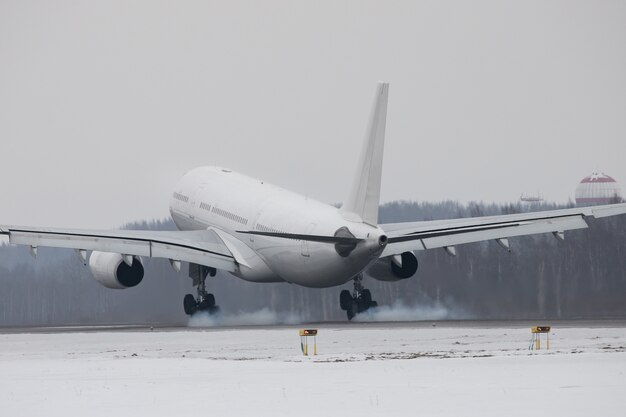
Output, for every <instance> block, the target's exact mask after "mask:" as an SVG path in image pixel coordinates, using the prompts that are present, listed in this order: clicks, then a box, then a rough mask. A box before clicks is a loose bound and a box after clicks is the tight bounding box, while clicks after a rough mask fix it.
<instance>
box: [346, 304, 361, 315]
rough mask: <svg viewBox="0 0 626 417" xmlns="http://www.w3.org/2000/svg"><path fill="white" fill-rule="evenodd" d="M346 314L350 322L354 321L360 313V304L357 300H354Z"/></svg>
mask: <svg viewBox="0 0 626 417" xmlns="http://www.w3.org/2000/svg"><path fill="white" fill-rule="evenodd" d="M346 312H347V313H348V320H352V319H353V318H354V316H356V315H357V314H358V313H359V303H358V302H357V301H356V300H352V302H351V303H350V304H349V305H348V308H347V309H346Z"/></svg>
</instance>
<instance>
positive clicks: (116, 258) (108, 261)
mask: <svg viewBox="0 0 626 417" xmlns="http://www.w3.org/2000/svg"><path fill="white" fill-rule="evenodd" d="M132 259H133V263H132V265H131V266H128V264H127V263H126V262H124V259H123V258H122V255H120V254H119V253H111V252H97V251H94V252H92V253H91V257H89V268H90V269H91V272H92V273H93V276H94V278H95V279H96V281H98V282H99V283H100V284H102V285H104V286H105V287H107V288H114V289H126V288H131V287H134V286H136V285H138V284H139V283H140V282H141V280H142V279H143V273H144V270H143V265H142V263H141V261H140V260H139V258H138V257H136V256H133V258H132Z"/></svg>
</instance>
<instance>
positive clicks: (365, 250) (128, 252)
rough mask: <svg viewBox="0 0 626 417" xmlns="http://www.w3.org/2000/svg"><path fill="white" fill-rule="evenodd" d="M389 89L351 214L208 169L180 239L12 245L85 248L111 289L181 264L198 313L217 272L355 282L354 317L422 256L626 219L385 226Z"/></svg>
mask: <svg viewBox="0 0 626 417" xmlns="http://www.w3.org/2000/svg"><path fill="white" fill-rule="evenodd" d="M388 92H389V85H388V84H387V83H380V84H378V88H377V90H376V95H375V100H374V106H373V109H372V113H371V116H370V120H369V125H368V128H367V133H366V136H365V141H364V144H363V149H362V150H361V155H360V160H359V164H358V167H357V171H356V173H355V176H354V180H353V183H352V188H351V190H350V195H349V196H348V197H347V199H346V200H345V202H344V203H343V206H341V208H336V207H334V206H331V205H328V204H324V203H321V202H319V201H315V200H313V199H310V198H307V197H304V196H302V195H300V194H296V193H293V192H290V191H287V190H284V189H282V188H279V187H276V186H274V185H271V184H268V183H266V182H264V181H261V180H258V179H255V178H251V177H247V176H245V175H242V174H238V173H236V172H232V171H231V170H229V169H225V168H218V167H201V168H196V169H194V170H192V171H190V172H189V173H187V174H186V175H185V176H183V178H182V179H181V180H180V181H179V182H178V184H177V185H176V188H175V189H174V191H173V194H172V197H171V200H170V213H171V216H172V219H173V221H174V223H175V224H176V226H177V227H178V229H179V231H167V232H166V231H135V230H113V231H101V230H73V229H62V228H33V227H17V226H0V234H4V235H8V238H9V242H10V243H11V244H18V245H28V246H30V248H31V252H32V254H33V255H36V253H37V248H38V247H39V246H51V247H59V248H73V249H75V250H76V251H77V253H78V254H79V256H80V257H81V259H82V261H83V262H84V264H85V265H86V264H87V251H93V252H92V253H91V256H90V257H89V261H88V263H89V267H90V269H91V271H92V272H93V275H94V277H95V279H96V280H97V281H98V282H99V283H101V284H102V285H104V286H105V287H109V288H117V289H123V288H130V287H134V286H136V285H138V284H139V283H140V282H141V280H142V279H143V275H144V268H143V264H142V262H143V261H142V260H141V258H142V257H151V258H166V259H169V261H170V263H171V265H172V267H173V268H174V269H175V270H177V271H180V270H181V263H182V262H188V263H189V276H190V277H191V278H193V279H194V285H195V286H197V296H195V297H194V296H193V295H191V294H187V295H186V296H185V299H184V303H183V304H184V309H185V312H186V313H187V314H193V313H195V312H196V311H198V310H205V311H210V312H212V311H215V310H216V305H215V297H214V296H213V295H212V294H210V293H208V292H207V290H206V278H207V276H209V275H210V276H214V275H215V273H216V270H217V269H219V270H223V271H228V272H230V273H231V274H232V275H234V276H236V277H238V278H241V279H244V280H247V281H252V282H259V283H262V282H289V283H293V284H297V285H302V286H305V287H314V288H323V287H333V286H338V285H342V284H345V283H346V282H348V281H350V280H353V281H354V291H353V292H352V293H351V292H350V291H347V290H343V291H341V293H340V297H339V299H340V306H341V308H342V309H343V310H345V311H346V312H347V315H348V319H352V318H353V317H354V316H355V315H356V314H358V313H361V312H363V311H365V310H367V309H369V308H370V307H373V306H376V305H377V304H376V302H375V301H373V300H372V296H371V293H370V291H369V290H367V289H365V288H363V285H362V278H363V275H364V274H367V275H368V276H370V277H372V278H375V279H378V280H382V281H398V280H403V279H407V278H410V277H412V276H413V275H414V274H415V273H416V271H417V268H418V262H417V258H416V257H415V254H414V252H413V251H418V250H427V249H434V248H444V249H445V250H446V252H447V253H448V254H450V255H455V254H456V249H455V246H456V245H460V244H465V243H470V242H478V241H484V240H496V241H497V242H498V243H499V244H500V245H501V246H502V247H504V248H505V249H509V241H508V238H510V237H513V236H521V235H530V234H536V233H553V234H554V236H555V237H556V238H558V239H560V240H562V239H564V236H565V235H564V232H565V231H566V230H572V229H582V228H586V227H587V223H586V222H585V217H588V216H593V217H606V216H613V215H617V214H624V213H626V204H613V205H605V206H595V207H580V208H573V209H566V210H554V211H544V212H537V213H522V214H511V215H502V216H490V217H476V218H464V219H453V220H436V221H420V222H409V223H396V224H378V205H379V196H380V179H381V174H382V160H383V146H384V138H385V124H386V115H387V97H388Z"/></svg>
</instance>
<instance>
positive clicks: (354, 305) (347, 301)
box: [339, 274, 378, 320]
mask: <svg viewBox="0 0 626 417" xmlns="http://www.w3.org/2000/svg"><path fill="white" fill-rule="evenodd" d="M362 280H363V275H362V274H359V275H357V276H356V277H354V278H353V281H354V291H353V292H352V294H350V291H348V290H343V291H341V293H340V294H339V305H340V306H341V309H342V310H345V311H346V313H348V320H352V318H353V317H354V316H356V315H357V314H359V313H362V312H364V311H367V310H369V309H370V308H372V307H377V306H378V303H377V302H376V301H373V300H372V293H371V292H370V290H368V289H367V288H363V284H361V281H362Z"/></svg>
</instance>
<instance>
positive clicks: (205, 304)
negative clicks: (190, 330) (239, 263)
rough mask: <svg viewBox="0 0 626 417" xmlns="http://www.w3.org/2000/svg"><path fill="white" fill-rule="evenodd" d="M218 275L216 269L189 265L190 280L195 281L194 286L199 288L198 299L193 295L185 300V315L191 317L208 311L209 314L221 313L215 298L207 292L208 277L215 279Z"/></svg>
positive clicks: (187, 296) (189, 295)
mask: <svg viewBox="0 0 626 417" xmlns="http://www.w3.org/2000/svg"><path fill="white" fill-rule="evenodd" d="M216 273H217V271H216V270H215V268H209V267H208V266H204V265H197V264H192V263H190V264H189V278H191V279H192V280H193V285H194V286H196V287H197V293H198V295H197V296H196V297H194V296H193V295H192V294H187V295H185V298H184V299H183V307H184V309H185V314H187V315H189V316H191V315H192V314H194V313H196V312H198V311H207V312H208V313H209V314H214V313H217V312H218V311H219V307H218V306H217V305H215V296H214V295H213V294H211V293H209V292H207V290H206V278H207V276H212V277H214V276H215V274H216Z"/></svg>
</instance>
